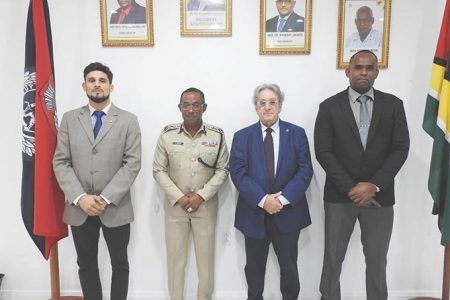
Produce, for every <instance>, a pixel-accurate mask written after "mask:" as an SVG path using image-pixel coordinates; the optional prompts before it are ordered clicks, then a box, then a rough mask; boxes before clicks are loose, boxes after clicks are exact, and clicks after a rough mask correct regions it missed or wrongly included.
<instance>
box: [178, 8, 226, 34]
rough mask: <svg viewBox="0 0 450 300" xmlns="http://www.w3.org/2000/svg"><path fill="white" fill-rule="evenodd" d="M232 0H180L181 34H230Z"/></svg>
mask: <svg viewBox="0 0 450 300" xmlns="http://www.w3.org/2000/svg"><path fill="white" fill-rule="evenodd" d="M231 1H232V0H180V20H181V21H180V31H181V33H180V34H181V36H231V28H232V23H231V20H232V16H231Z"/></svg>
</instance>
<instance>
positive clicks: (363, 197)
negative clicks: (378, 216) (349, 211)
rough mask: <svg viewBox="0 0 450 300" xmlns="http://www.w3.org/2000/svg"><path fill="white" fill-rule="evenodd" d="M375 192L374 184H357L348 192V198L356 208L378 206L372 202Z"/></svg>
mask: <svg viewBox="0 0 450 300" xmlns="http://www.w3.org/2000/svg"><path fill="white" fill-rule="evenodd" d="M376 191H377V189H376V187H375V185H374V184H372V183H370V182H358V183H357V184H356V185H355V186H354V187H352V188H351V189H350V191H348V196H349V197H350V199H351V200H352V201H353V203H355V204H356V205H358V206H371V205H376V206H379V204H378V202H376V201H375V200H374V198H375V193H376ZM377 204H378V205H377Z"/></svg>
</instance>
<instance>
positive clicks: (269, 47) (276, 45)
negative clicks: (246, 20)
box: [259, 0, 312, 54]
mask: <svg viewBox="0 0 450 300" xmlns="http://www.w3.org/2000/svg"><path fill="white" fill-rule="evenodd" d="M311 2H312V0H260V7H261V8H260V18H259V19H260V26H259V28H260V29H259V53H260V54H309V53H310V52H311V18H312V8H311V4H312V3H311Z"/></svg>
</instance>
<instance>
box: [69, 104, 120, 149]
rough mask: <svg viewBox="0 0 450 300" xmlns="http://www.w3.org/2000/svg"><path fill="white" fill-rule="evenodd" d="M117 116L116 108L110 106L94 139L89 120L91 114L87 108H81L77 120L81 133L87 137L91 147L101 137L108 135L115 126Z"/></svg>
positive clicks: (90, 120)
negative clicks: (81, 129)
mask: <svg viewBox="0 0 450 300" xmlns="http://www.w3.org/2000/svg"><path fill="white" fill-rule="evenodd" d="M118 116H119V112H118V109H117V107H116V106H114V104H111V108H110V109H109V112H108V114H107V115H106V117H105V119H104V120H103V124H102V128H100V131H99V133H98V135H97V138H96V139H95V138H94V130H93V128H92V119H91V113H90V111H89V107H88V106H87V105H86V106H83V107H82V108H81V110H80V115H79V116H78V120H79V122H80V124H81V127H82V128H83V131H84V132H85V134H86V135H87V137H88V139H89V142H90V143H91V145H92V146H95V145H97V144H98V143H99V142H100V141H101V140H102V139H103V137H104V136H105V135H106V134H107V133H108V131H109V130H110V129H111V128H112V126H113V125H114V124H115V122H116V120H117V117H118Z"/></svg>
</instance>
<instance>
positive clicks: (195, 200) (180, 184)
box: [153, 88, 228, 300]
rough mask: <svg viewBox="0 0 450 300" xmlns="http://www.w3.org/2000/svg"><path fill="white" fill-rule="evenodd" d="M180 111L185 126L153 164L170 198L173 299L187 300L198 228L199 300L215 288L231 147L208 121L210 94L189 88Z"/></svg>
mask: <svg viewBox="0 0 450 300" xmlns="http://www.w3.org/2000/svg"><path fill="white" fill-rule="evenodd" d="M178 107H179V109H180V111H181V114H182V116H183V123H178V124H173V125H168V126H166V127H165V128H164V129H163V131H162V133H161V135H160V137H159V139H158V144H157V146H156V150H155V157H154V160H153V176H154V178H155V180H156V181H157V182H158V183H159V185H160V186H161V187H162V188H163V190H164V192H165V194H166V197H165V199H166V200H165V201H164V207H165V212H166V214H165V216H166V217H165V227H166V251H167V269H168V270H167V272H168V277H169V278H168V286H169V293H170V299H171V300H182V299H184V297H183V291H184V277H185V267H186V261H187V249H188V241H189V234H190V231H191V230H192V235H193V239H194V246H195V256H196V259H197V271H198V277H199V283H198V290H197V299H198V300H210V299H211V297H212V293H213V290H214V251H215V248H214V240H215V225H216V216H217V206H218V197H217V191H218V190H219V187H220V186H221V185H222V184H223V183H224V181H225V180H226V179H227V177H228V149H227V146H226V143H225V137H224V134H223V131H222V129H220V128H218V127H215V126H212V125H209V124H206V123H204V122H203V121H202V115H203V112H205V110H206V103H205V96H204V94H203V92H202V91H200V90H199V89H196V88H189V89H187V90H185V91H184V92H183V93H182V94H181V97H180V103H179V104H178Z"/></svg>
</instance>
